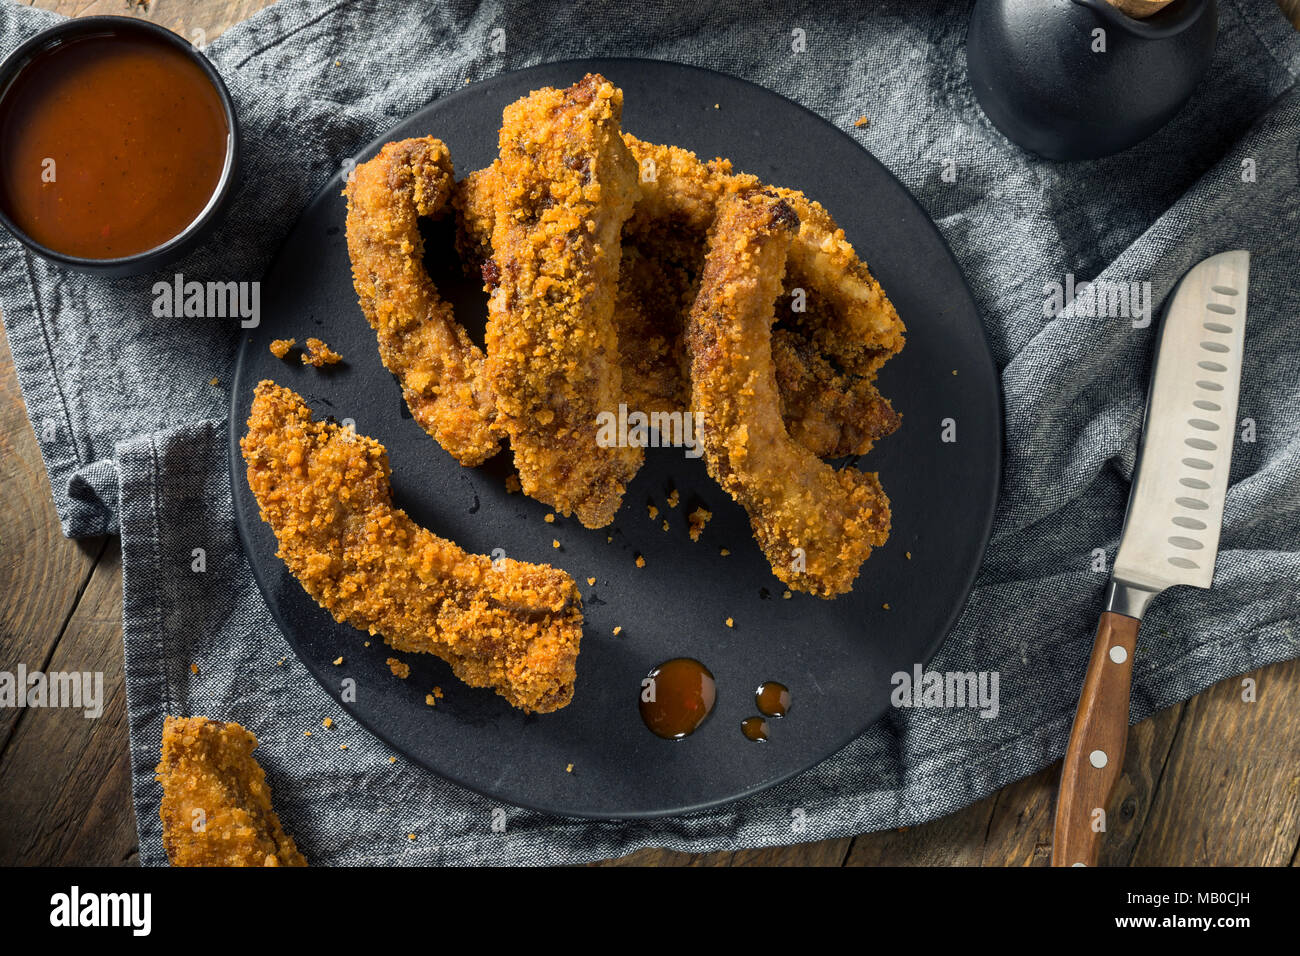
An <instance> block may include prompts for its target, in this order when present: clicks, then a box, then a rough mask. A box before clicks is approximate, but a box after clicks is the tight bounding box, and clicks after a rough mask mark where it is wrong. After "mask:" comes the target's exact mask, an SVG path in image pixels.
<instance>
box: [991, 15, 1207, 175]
mask: <svg viewBox="0 0 1300 956" xmlns="http://www.w3.org/2000/svg"><path fill="white" fill-rule="evenodd" d="M1217 32H1218V11H1217V9H1216V7H1215V0H1174V2H1173V3H1171V4H1169V5H1168V6H1167V7H1165V8H1163V9H1162V10H1160V11H1159V12H1158V13H1156V14H1154V15H1153V16H1151V17H1148V18H1147V19H1143V20H1138V19H1134V18H1132V17H1129V16H1127V15H1126V14H1124V13H1121V12H1120V11H1119V10H1117V9H1115V7H1113V6H1111V5H1110V4H1109V3H1107V2H1106V0H978V2H977V3H976V5H975V11H974V13H973V14H972V15H971V22H970V32H969V34H968V36H967V41H966V60H967V67H968V70H969V74H970V82H971V86H972V88H973V89H974V91H975V96H976V98H977V99H978V100H979V104H980V106H981V107H983V109H984V112H985V114H986V115H987V116H988V118H989V119H990V120H992V121H993V124H994V125H995V126H997V128H998V129H1000V130H1001V131H1002V132H1003V133H1005V134H1006V136H1007V138H1008V139H1010V140H1011V141H1012V142H1015V143H1017V144H1019V145H1020V146H1023V147H1024V148H1025V149H1027V150H1030V151H1032V152H1035V153H1038V154H1039V155H1041V156H1046V157H1047V158H1049V159H1092V158H1095V157H1098V156H1106V155H1109V154H1110V153H1117V152H1119V151H1120V150H1122V149H1127V148H1128V147H1130V146H1132V145H1133V144H1134V143H1137V142H1139V141H1140V140H1143V139H1145V138H1146V137H1148V136H1150V135H1151V134H1152V133H1154V132H1155V131H1156V130H1158V129H1159V128H1160V127H1161V126H1163V125H1164V124H1165V123H1167V122H1168V121H1169V120H1170V118H1171V117H1172V116H1173V115H1174V114H1175V113H1176V112H1178V110H1179V108H1180V107H1181V106H1182V105H1183V103H1185V102H1186V101H1187V98H1188V97H1189V96H1191V94H1192V90H1193V88H1195V86H1196V84H1197V82H1198V81H1199V80H1200V79H1201V76H1202V75H1203V74H1204V73H1205V70H1206V67H1208V66H1209V64H1210V58H1211V57H1212V56H1213V54H1214V39H1215V36H1216V34H1217Z"/></svg>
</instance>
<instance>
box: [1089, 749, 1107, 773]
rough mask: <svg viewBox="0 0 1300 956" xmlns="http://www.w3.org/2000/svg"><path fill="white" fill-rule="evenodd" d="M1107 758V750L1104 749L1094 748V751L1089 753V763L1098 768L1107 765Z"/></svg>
mask: <svg viewBox="0 0 1300 956" xmlns="http://www.w3.org/2000/svg"><path fill="white" fill-rule="evenodd" d="M1106 760H1107V757H1106V751H1104V750H1094V751H1093V752H1092V753H1090V754H1088V763H1090V764H1092V765H1093V766H1094V767H1096V768H1097V769H1098V770H1100V769H1101V768H1102V767H1104V766H1106Z"/></svg>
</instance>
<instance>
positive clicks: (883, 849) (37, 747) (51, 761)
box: [0, 0, 1300, 866]
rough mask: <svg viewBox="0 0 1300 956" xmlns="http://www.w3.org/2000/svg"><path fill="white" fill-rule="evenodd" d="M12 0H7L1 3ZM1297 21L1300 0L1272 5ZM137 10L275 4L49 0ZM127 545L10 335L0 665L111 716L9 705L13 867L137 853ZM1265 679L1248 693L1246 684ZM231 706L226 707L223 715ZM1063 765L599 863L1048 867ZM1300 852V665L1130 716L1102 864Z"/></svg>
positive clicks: (1, 773)
mask: <svg viewBox="0 0 1300 956" xmlns="http://www.w3.org/2000/svg"><path fill="white" fill-rule="evenodd" d="M6 2H7V0H6ZM1277 2H1278V4H1279V6H1280V7H1281V8H1282V10H1283V11H1284V12H1285V13H1286V15H1287V16H1288V17H1289V18H1290V19H1291V22H1292V23H1296V24H1298V25H1300V0H1277ZM36 5H37V6H40V7H46V8H49V9H53V10H57V11H59V12H61V13H65V14H68V15H72V16H86V15H91V14H100V13H111V14H129V15H132V16H139V17H143V18H146V19H149V20H153V21H154V22H157V23H160V24H162V25H163V26H166V27H169V28H171V29H173V30H176V31H177V32H179V33H181V34H182V35H185V36H187V37H189V38H191V39H193V38H194V31H196V30H201V31H203V38H204V40H206V41H210V40H212V39H215V38H216V37H217V36H219V35H220V34H221V33H222V32H223V31H224V30H225V29H226V28H228V27H229V26H230V25H231V24H234V23H237V22H239V21H240V20H242V19H244V18H245V17H247V16H249V15H251V14H252V13H254V12H256V11H257V10H258V9H260V8H261V7H263V6H265V3H263V2H262V0H152V2H150V3H148V4H147V5H145V4H140V3H136V2H132V0H37V2H36ZM121 621H122V565H121V551H120V548H119V546H118V543H117V540H116V539H96V540H90V541H79V542H74V541H69V540H67V539H65V538H64V537H63V536H62V534H61V533H60V530H59V523H58V519H57V517H56V515H55V512H54V505H53V502H52V501H51V498H50V492H49V488H48V486H47V485H46V477H45V470H44V467H43V465H42V464H41V458H40V453H39V451H38V449H37V445H36V439H35V436H34V435H33V434H32V430H31V426H30V425H29V424H28V421H27V417H26V413H25V411H24V408H23V404H22V397H21V395H20V394H19V390H18V384H17V380H16V378H15V375H14V369H13V361H12V358H11V357H10V354H9V348H8V344H7V343H6V342H4V340H3V339H0V649H2V653H3V656H2V657H0V669H13V668H15V667H17V665H18V664H19V663H23V664H25V665H26V666H27V667H28V668H29V669H38V668H39V669H42V670H58V669H69V670H74V669H75V670H87V669H89V670H102V671H103V672H104V680H105V687H104V691H105V698H106V702H105V709H104V714H103V716H102V717H101V718H99V719H98V720H88V719H86V718H85V717H84V716H82V714H81V713H80V712H79V711H71V710H57V709H50V710H15V709H0V865H6V864H47V865H59V864H87V865H116V864H123V863H132V862H134V861H135V859H136V838H135V818H134V814H133V812H132V807H131V787H130V772H129V763H128V750H127V732H126V699H125V692H124V687H123V681H122V643H121V642H122V623H121ZM1246 678H1249V679H1250V680H1251V681H1253V682H1254V685H1255V694H1254V700H1253V701H1248V700H1246V699H1244V698H1245V697H1248V696H1249V695H1246V694H1244V693H1243V679H1246ZM214 716H218V717H219V716H221V715H219V714H218V715H214ZM1059 776H1060V764H1059V763H1058V764H1056V765H1054V766H1052V767H1049V768H1047V769H1046V770H1043V771H1042V772H1040V773H1037V774H1034V775H1033V776H1032V777H1029V778H1027V779H1025V780H1021V781H1018V782H1016V783H1013V784H1011V785H1010V786H1007V787H1005V788H1003V789H1002V790H1001V791H999V792H998V793H996V794H994V795H993V796H991V797H988V798H987V799H985V800H981V801H980V802H979V803H976V804H974V805H973V806H970V807H967V808H966V809H964V810H960V811H958V812H957V813H953V814H951V815H949V816H947V817H944V818H943V819H940V820H936V821H934V822H932V823H927V824H925V825H923V826H917V827H909V828H904V829H899V830H888V831H884V832H880V833H868V834H863V835H861V836H857V837H854V838H852V839H840V840H825V841H822V842H820V843H808V844H798V845H794V846H788V847H779V848H775V849H767V850H742V851H738V852H734V853H706V854H687V853H675V852H670V851H666V850H643V851H641V852H639V853H634V854H632V855H630V856H628V857H624V858H623V859H621V860H613V861H608V862H607V863H606V864H603V865H637V864H640V865H660V866H772V865H786V866H788V865H805V866H876V865H919V866H924V865H938V866H946V865H956V866H1046V865H1047V864H1048V862H1049V860H1050V856H1051V841H1052V821H1053V807H1054V802H1055V795H1056V785H1057V780H1058V778H1059ZM1298 850H1300V662H1298V661H1291V662H1287V663H1284V664H1277V665H1274V666H1272V667H1269V668H1266V669H1264V670H1262V671H1259V672H1255V673H1252V674H1249V675H1243V676H1242V677H1234V678H1231V679H1229V680H1226V681H1223V682H1222V683H1220V684H1218V685H1216V686H1215V687H1212V688H1210V689H1209V690H1207V691H1205V692H1204V693H1202V694H1200V695H1198V696H1197V697H1195V698H1193V699H1192V700H1190V701H1188V702H1186V703H1184V704H1179V705H1177V706H1175V707H1171V708H1169V709H1168V710H1165V711H1162V712H1161V713H1159V714H1157V715H1155V716H1154V717H1152V718H1151V719H1150V720H1147V721H1144V722H1143V723H1141V724H1138V725H1137V726H1135V727H1133V728H1132V729H1131V731H1130V736H1129V740H1128V752H1127V757H1126V759H1125V761H1124V772H1123V775H1122V776H1121V778H1120V781H1119V785H1118V789H1117V792H1116V794H1115V798H1114V801H1113V803H1112V810H1111V814H1110V820H1109V833H1108V837H1107V840H1106V842H1105V845H1104V846H1103V848H1102V852H1101V858H1100V863H1101V864H1102V865H1120V866H1123V865H1130V864H1131V865H1143V866H1151V865H1231V864H1239V865H1268V866H1287V865H1291V866H1294V865H1296V863H1297V851H1298Z"/></svg>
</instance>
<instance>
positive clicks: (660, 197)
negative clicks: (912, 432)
mask: <svg viewBox="0 0 1300 956" xmlns="http://www.w3.org/2000/svg"><path fill="white" fill-rule="evenodd" d="M623 139H624V141H625V142H627V143H628V144H629V146H630V147H631V149H632V152H633V155H634V156H635V157H636V158H637V159H638V160H639V162H640V164H641V179H642V182H641V198H640V199H639V200H638V202H637V205H636V208H635V210H634V212H633V215H632V218H631V219H630V220H629V221H628V223H627V224H626V226H625V227H624V230H623V261H622V269H621V271H620V278H619V291H618V296H617V300H616V303H615V309H614V324H615V327H616V329H617V332H618V341H619V351H620V354H621V356H622V364H623V387H624V391H625V392H626V394H627V401H628V404H629V407H631V408H636V409H640V410H642V411H645V412H653V411H682V410H684V409H685V407H686V404H687V402H688V397H689V394H690V386H689V383H688V381H687V375H686V371H685V362H684V360H683V355H682V349H681V333H682V329H683V327H684V325H685V321H686V315H687V313H688V312H689V311H690V305H691V303H692V302H693V301H694V298H695V290H696V288H697V283H698V280H699V272H700V270H701V268H702V267H703V260H704V251H705V242H706V238H707V234H708V229H709V226H710V225H711V224H712V223H713V220H714V218H715V216H716V215H717V209H718V203H719V202H720V200H721V198H722V197H724V196H726V195H728V194H729V193H730V192H733V191H735V190H737V189H745V190H752V189H753V188H755V184H756V180H754V178H753V177H739V176H735V175H733V174H732V172H731V164H730V162H729V161H727V160H723V159H717V160H714V161H712V162H710V163H703V162H701V161H700V160H699V159H698V158H697V157H696V156H695V154H694V153H691V152H688V151H687V150H684V149H680V148H678V147H675V146H656V145H654V144H650V143H645V142H643V141H641V140H638V139H636V138H635V137H634V136H632V135H631V134H627V133H625V134H623ZM497 166H498V164H495V163H494V164H493V165H492V166H489V167H487V168H486V169H481V170H478V171H476V172H472V173H470V174H469V175H468V176H466V177H465V179H464V180H463V181H462V182H460V183H459V184H458V185H457V187H456V192H455V204H456V209H457V212H458V227H457V248H458V250H459V252H460V256H461V259H462V261H463V262H464V263H465V264H466V268H467V271H471V272H478V271H479V269H480V267H481V266H482V265H483V264H484V263H485V262H486V261H487V260H489V259H490V257H491V234H492V226H493V222H494V219H495V213H494V205H493V198H494V194H495V191H496V190H497V188H498V186H499V178H498V173H497ZM775 191H776V192H778V193H779V194H782V195H785V196H786V197H787V198H788V199H790V201H791V203H792V205H793V206H795V208H796V212H798V211H800V210H803V211H804V213H805V219H806V222H807V223H811V225H805V220H801V225H800V232H799V235H798V236H796V237H795V240H794V242H793V243H792V255H793V254H794V252H795V251H796V250H797V251H799V253H800V259H799V262H800V263H801V264H802V265H803V266H804V269H805V273H810V274H804V273H801V274H799V275H797V276H793V277H790V276H788V277H787V283H786V285H787V286H789V287H794V286H796V284H797V282H802V283H803V285H802V286H800V288H803V290H804V296H803V299H804V302H803V306H804V311H802V312H796V311H794V309H793V307H792V305H793V300H792V297H791V296H790V295H786V296H785V298H784V299H783V303H784V304H785V305H786V306H787V308H785V309H784V310H783V311H782V313H781V314H782V315H785V316H786V317H787V327H784V328H780V329H778V330H777V332H776V336H775V338H774V340H773V347H774V356H775V358H776V360H777V381H778V385H779V386H780V389H781V399H782V403H781V410H782V415H783V417H784V419H785V422H786V425H787V427H788V428H789V430H790V433H791V435H792V436H793V437H794V438H795V440H796V441H798V442H799V443H800V444H802V445H804V446H805V447H806V448H808V450H809V451H811V452H812V453H813V454H814V455H816V456H818V457H820V458H839V457H843V456H848V455H864V454H866V453H867V452H868V451H870V449H871V447H872V445H873V443H874V442H875V440H876V439H878V438H881V437H883V436H885V435H888V434H890V433H891V432H893V431H894V430H895V429H896V428H897V427H898V424H899V422H900V421H901V419H900V417H899V415H898V414H897V413H896V412H895V411H894V410H893V408H892V406H891V405H890V403H889V401H888V400H887V399H886V398H885V397H884V396H882V395H881V394H880V392H879V391H878V390H877V388H876V386H875V372H876V370H877V369H878V368H879V366H880V365H881V364H882V363H883V362H884V361H885V360H886V359H887V358H889V356H891V355H892V354H894V352H896V351H897V350H898V349H900V348H901V347H902V344H903V331H904V330H903V326H902V323H901V321H900V320H899V319H898V314H897V312H896V311H895V310H894V308H893V306H892V304H891V303H890V302H889V300H888V298H887V297H886V296H885V295H884V292H883V290H881V289H880V286H879V283H877V282H876V281H875V279H874V278H872V277H871V274H870V272H869V271H868V270H867V267H866V265H865V264H864V263H862V262H861V260H859V259H858V258H857V256H856V254H855V253H854V252H853V248H852V246H851V245H849V244H848V242H847V241H846V240H845V239H844V235H843V231H842V230H840V229H839V227H838V226H836V225H835V223H834V221H833V220H831V219H830V216H829V214H827V213H826V212H825V210H824V209H823V208H822V207H821V206H820V205H819V204H817V203H814V202H811V201H809V200H807V199H806V198H805V197H804V196H803V195H802V194H800V193H796V192H793V191H790V190H775ZM792 269H793V264H792ZM837 270H841V271H839V272H837ZM814 283H815V284H814ZM823 288H825V289H827V290H829V292H828V293H823V291H822V290H823ZM837 308H838V309H839V310H841V311H847V312H848V313H850V317H849V319H848V320H844V319H840V318H837V317H836V311H835V310H836V309H837ZM855 317H856V318H855ZM851 324H855V327H850V325H851ZM846 336H847V337H849V338H851V339H852V340H851V341H848V342H846V341H844V339H845V337H846ZM862 336H865V338H862ZM828 355H829V356H831V357H834V358H835V359H836V360H838V361H843V362H844V363H845V364H846V365H847V366H848V367H849V368H853V369H860V370H862V372H861V373H860V374H856V373H852V372H846V371H843V370H840V369H837V368H836V367H835V366H834V365H833V364H832V362H831V361H829V360H828V358H827V356H828Z"/></svg>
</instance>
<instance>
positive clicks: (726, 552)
mask: <svg viewBox="0 0 1300 956" xmlns="http://www.w3.org/2000/svg"><path fill="white" fill-rule="evenodd" d="M718 554H720V555H722V556H723V557H724V558H725V557H726V556H727V555H729V554H731V549H730V548H719V549H718Z"/></svg>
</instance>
